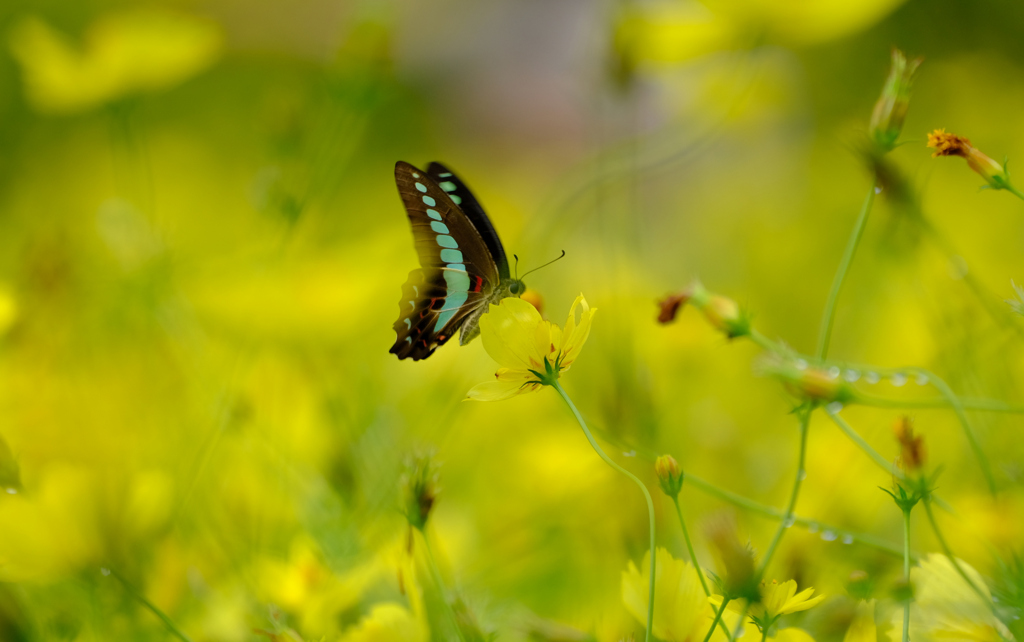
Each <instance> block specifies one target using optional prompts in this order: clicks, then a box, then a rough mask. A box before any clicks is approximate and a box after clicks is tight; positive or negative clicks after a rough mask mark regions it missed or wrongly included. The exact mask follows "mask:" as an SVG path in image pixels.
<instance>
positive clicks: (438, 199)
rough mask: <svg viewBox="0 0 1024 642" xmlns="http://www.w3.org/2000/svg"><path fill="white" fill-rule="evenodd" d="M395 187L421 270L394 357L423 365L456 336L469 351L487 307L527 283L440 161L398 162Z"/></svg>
mask: <svg viewBox="0 0 1024 642" xmlns="http://www.w3.org/2000/svg"><path fill="white" fill-rule="evenodd" d="M395 184H396V185H397V186H398V193H399V195H400V196H401V197H402V204H403V205H405V212H406V214H407V215H408V216H409V224H410V225H411V226H412V235H413V239H414V242H415V246H416V253H417V254H418V255H419V260H420V268H419V269H417V270H413V271H412V272H410V273H409V279H408V280H407V281H406V282H405V285H403V286H402V300H401V301H400V302H399V309H400V313H399V317H398V320H397V321H395V325H394V329H395V333H396V334H397V338H396V339H395V345H393V346H391V352H392V353H393V354H395V355H398V358H399V359H410V358H411V359H412V360H413V361H419V360H420V359H426V358H427V357H429V356H430V355H432V354H434V350H436V349H437V348H439V347H440V346H442V345H444V344H445V343H447V342H448V340H449V339H451V338H452V337H453V336H454V335H455V333H456V332H460V335H459V344H460V345H466V344H467V343H469V342H470V341H472V340H473V339H474V338H476V336H477V335H479V334H480V326H479V322H480V317H481V316H482V315H483V314H484V312H486V311H487V307H488V305H490V304H492V303H498V302H499V301H500V300H501V299H504V298H505V297H509V296H519V295H521V294H522V293H523V292H524V291H526V285H525V284H524V283H523V282H522V281H521V280H520V279H518V278H513V277H512V276H510V274H509V265H508V258H507V257H506V256H505V248H504V247H503V246H502V244H501V240H500V239H499V238H498V232H497V231H496V230H495V229H494V225H492V224H491V221H490V219H488V218H487V214H485V213H484V210H483V208H482V207H480V203H479V201H477V200H476V197H474V196H473V193H472V192H470V191H469V188H468V187H466V184H465V183H463V182H462V181H461V180H460V179H459V177H458V176H456V175H455V174H454V173H453V172H452V171H451V170H449V169H448V168H447V167H445V166H444V165H442V164H440V163H431V164H430V165H429V166H428V167H427V171H425V172H424V171H423V170H420V169H417V168H416V167H413V166H412V165H410V164H409V163H406V162H402V161H399V162H398V163H396V164H395Z"/></svg>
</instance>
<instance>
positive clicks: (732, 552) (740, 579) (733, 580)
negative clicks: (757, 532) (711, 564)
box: [706, 515, 761, 602]
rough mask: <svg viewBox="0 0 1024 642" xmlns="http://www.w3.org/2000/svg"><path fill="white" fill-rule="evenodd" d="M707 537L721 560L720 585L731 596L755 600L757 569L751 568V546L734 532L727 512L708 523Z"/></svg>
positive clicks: (752, 564) (752, 566)
mask: <svg viewBox="0 0 1024 642" xmlns="http://www.w3.org/2000/svg"><path fill="white" fill-rule="evenodd" d="M706 532H707V537H708V540H709V541H710V542H711V545H712V547H713V548H714V549H715V551H716V552H717V553H718V557H719V558H720V559H721V560H722V566H723V567H724V568H725V573H724V574H723V575H722V576H721V578H720V580H719V582H720V586H719V588H720V589H721V591H722V594H723V595H724V596H726V597H728V598H729V599H731V600H735V599H747V600H750V601H751V602H758V601H760V599H761V592H760V591H759V590H758V577H757V571H756V570H755V569H754V552H753V551H752V550H751V549H750V546H743V545H741V544H740V542H739V539H738V538H737V536H736V524H735V522H734V521H733V520H732V518H731V517H730V516H728V515H719V516H717V517H716V518H714V519H712V521H710V522H709V523H708V525H707V531H706Z"/></svg>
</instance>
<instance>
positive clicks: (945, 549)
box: [924, 498, 995, 610]
mask: <svg viewBox="0 0 1024 642" xmlns="http://www.w3.org/2000/svg"><path fill="white" fill-rule="evenodd" d="M924 512H925V513H926V514H927V515H928V522H929V523H930V524H931V526H932V532H933V533H935V538H936V539H938V540H939V546H940V547H941V548H942V553H943V554H944V555H945V556H946V557H947V558H948V559H949V561H950V563H951V564H952V565H953V568H955V569H956V572H957V573H958V574H959V575H960V577H962V578H963V580H964V581H965V582H967V585H968V586H970V587H971V589H972V590H973V591H974V592H975V593H977V595H978V597H980V598H981V599H982V601H983V602H985V603H986V604H988V605H989V607H990V608H992V609H993V610H994V609H995V606H994V605H993V604H992V598H990V597H989V596H988V595H985V593H984V592H983V591H982V590H981V589H980V588H978V585H977V584H975V583H974V580H972V579H971V578H970V577H969V576H968V575H967V572H966V571H964V569H963V567H961V566H960V562H959V561H957V559H956V557H954V556H953V550H952V549H951V548H949V544H948V543H947V542H946V538H945V537H943V536H942V531H941V530H940V529H939V523H938V522H937V521H936V520H935V513H934V512H933V511H932V505H931V500H930V499H927V498H926V499H925V500H924Z"/></svg>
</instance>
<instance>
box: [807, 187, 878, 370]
mask: <svg viewBox="0 0 1024 642" xmlns="http://www.w3.org/2000/svg"><path fill="white" fill-rule="evenodd" d="M877 183H878V179H877V178H873V179H872V180H871V187H870V188H869V189H868V195H867V196H866V197H864V203H863V205H861V208H860V214H858V215H857V222H856V223H854V224H853V230H852V231H851V232H850V239H849V240H848V241H847V242H846V250H845V251H844V252H843V258H842V260H840V261H839V268H838V269H837V270H836V275H835V278H834V279H833V280H832V289H831V290H830V291H829V293H828V301H827V302H826V303H825V311H824V313H823V314H822V317H821V328H820V329H819V331H818V350H817V352H816V354H817V355H818V358H819V359H824V358H825V355H827V354H828V344H829V340H830V339H831V338H832V324H833V322H834V321H835V314H836V305H837V304H838V303H839V291H840V290H841V289H842V287H843V282H844V281H845V280H846V273H847V271H848V270H849V269H850V263H852V262H853V255H854V254H855V253H856V252H857V246H858V245H860V239H861V237H862V236H864V228H865V227H866V226H867V222H868V213H869V212H870V211H871V204H872V203H873V202H874V200H875V185H876V184H877Z"/></svg>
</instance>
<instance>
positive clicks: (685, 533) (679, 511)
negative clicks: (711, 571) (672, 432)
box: [672, 495, 732, 640]
mask: <svg viewBox="0 0 1024 642" xmlns="http://www.w3.org/2000/svg"><path fill="white" fill-rule="evenodd" d="M672 503H673V504H675V505H676V516H678V517H679V526H681V527H682V529H683V539H684V540H685V541H686V550H687V551H688V552H689V553H690V561H691V562H693V568H694V569H696V571H697V578H698V579H699V580H700V585H701V587H702V588H703V589H704V595H707V596H708V597H711V589H710V588H708V582H707V580H706V579H704V571H703V570H702V569H701V567H700V564H698V563H697V554H696V553H694V552H693V543H692V542H691V541H690V531H689V530H688V529H687V528H686V520H685V519H683V509H682V508H680V506H679V495H676V496H675V497H673V498H672ZM719 625H720V626H721V627H722V633H725V637H726V638H728V639H729V640H732V635H731V634H730V633H729V627H727V626H726V625H725V622H719ZM712 628H714V627H712Z"/></svg>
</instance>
